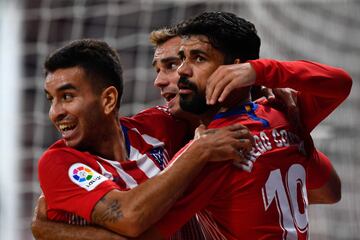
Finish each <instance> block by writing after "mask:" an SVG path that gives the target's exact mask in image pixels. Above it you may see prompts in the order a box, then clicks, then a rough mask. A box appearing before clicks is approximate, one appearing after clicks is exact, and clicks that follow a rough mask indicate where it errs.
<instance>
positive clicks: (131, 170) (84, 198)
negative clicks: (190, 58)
mask: <svg viewBox="0 0 360 240" xmlns="http://www.w3.org/2000/svg"><path fill="white" fill-rule="evenodd" d="M154 123H156V125H154ZM120 124H121V127H122V129H123V132H124V136H125V141H126V147H127V150H128V160H126V161H124V162H121V163H120V162H117V161H112V160H109V159H104V158H101V157H99V156H94V155H92V154H90V153H88V152H80V151H78V150H76V149H73V148H69V147H67V146H66V145H65V143H64V141H63V140H59V141H57V142H56V143H55V144H53V145H52V146H51V147H50V148H49V149H48V150H47V151H46V152H45V153H44V154H43V156H42V157H41V158H40V161H39V166H38V168H39V169H38V170H39V180H40V185H41V188H42V190H43V192H44V195H45V198H46V201H47V204H48V210H47V214H48V218H49V219H52V220H61V221H66V222H71V220H70V219H68V217H67V216H71V215H69V214H65V213H66V212H68V213H73V214H76V215H78V216H81V217H83V218H85V219H86V220H87V221H89V222H90V215H91V211H92V209H93V207H94V206H95V204H96V203H97V201H98V200H99V199H100V198H102V197H103V196H104V195H105V194H106V193H108V192H109V191H110V190H112V189H120V190H128V189H132V188H134V187H136V186H137V185H138V184H140V183H142V182H144V181H146V180H147V179H149V178H152V177H154V176H156V175H157V174H158V173H159V172H160V171H161V170H163V169H164V167H165V166H166V165H167V163H168V162H169V160H170V159H171V157H172V156H173V155H174V154H175V153H176V152H177V151H178V150H179V149H180V148H181V147H182V146H183V145H184V144H185V143H186V142H185V141H186V140H187V136H188V135H189V131H188V130H190V129H188V127H187V125H186V124H184V122H182V121H178V120H175V119H174V118H173V117H172V116H171V115H170V114H169V113H168V112H167V109H166V108H165V107H156V108H151V109H147V110H145V111H143V112H141V113H139V114H137V115H135V116H133V117H125V118H121V119H120Z"/></svg>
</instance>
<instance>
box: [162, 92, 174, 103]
mask: <svg viewBox="0 0 360 240" xmlns="http://www.w3.org/2000/svg"><path fill="white" fill-rule="evenodd" d="M163 97H164V98H165V100H166V102H170V101H171V100H173V99H174V98H175V97H176V93H165V94H163Z"/></svg>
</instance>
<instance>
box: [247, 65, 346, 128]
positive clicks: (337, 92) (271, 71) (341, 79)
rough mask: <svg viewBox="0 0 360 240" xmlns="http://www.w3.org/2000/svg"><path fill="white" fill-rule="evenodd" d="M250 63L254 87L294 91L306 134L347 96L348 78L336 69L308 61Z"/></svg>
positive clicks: (344, 73) (343, 72)
mask: <svg viewBox="0 0 360 240" xmlns="http://www.w3.org/2000/svg"><path fill="white" fill-rule="evenodd" d="M250 63H251V65H252V66H253V67H254V69H255V71H256V84H261V85H264V86H266V87H271V88H279V87H288V88H292V89H295V90H297V91H298V97H297V99H298V105H299V109H300V116H302V124H303V127H304V128H305V129H304V130H306V131H307V132H311V131H312V129H313V128H314V127H315V126H316V125H317V124H319V123H320V122H321V121H322V120H323V119H325V118H326V117H327V116H328V115H329V114H330V113H331V112H332V111H333V110H334V109H335V108H336V107H338V106H339V105H340V104H341V103H342V102H343V101H344V100H345V98H346V97H347V96H348V95H349V93H350V89H351V85H352V80H351V77H350V76H349V75H348V74H347V73H346V72H345V71H343V70H342V69H340V68H335V67H331V66H327V65H324V64H320V63H315V62H309V61H292V62H282V61H277V60H269V59H260V60H254V61H251V62H250ZM305 116H306V117H305Z"/></svg>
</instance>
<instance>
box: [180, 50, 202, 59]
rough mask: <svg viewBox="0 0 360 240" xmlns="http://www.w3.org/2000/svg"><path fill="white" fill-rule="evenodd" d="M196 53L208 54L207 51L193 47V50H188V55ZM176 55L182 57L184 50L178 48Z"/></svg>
mask: <svg viewBox="0 0 360 240" xmlns="http://www.w3.org/2000/svg"><path fill="white" fill-rule="evenodd" d="M198 54H203V55H206V56H208V54H207V52H205V51H203V50H200V49H193V50H190V55H198ZM178 55H179V57H180V58H184V57H185V52H184V50H180V51H179V52H178Z"/></svg>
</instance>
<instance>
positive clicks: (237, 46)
mask: <svg viewBox="0 0 360 240" xmlns="http://www.w3.org/2000/svg"><path fill="white" fill-rule="evenodd" d="M176 28H177V29H176V31H177V33H178V34H179V35H180V36H191V35H204V36H206V37H207V38H208V39H209V41H210V43H211V45H212V46H213V47H214V48H216V49H218V50H219V51H221V52H222V53H224V55H225V63H226V64H230V63H233V62H234V60H235V59H237V58H239V59H240V60H241V62H246V61H247V60H251V59H258V58H259V52H260V44H261V40H260V37H259V36H258V35H257V31H256V28H255V25H254V24H252V23H251V22H249V21H247V20H245V19H243V18H241V17H238V16H236V15H235V14H233V13H229V12H204V13H202V14H200V15H198V16H196V17H194V18H192V19H189V20H186V21H184V22H182V23H181V24H178V25H177V26H176Z"/></svg>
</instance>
